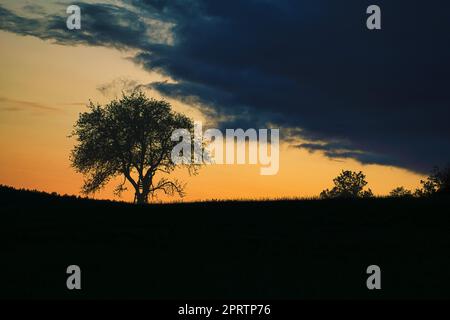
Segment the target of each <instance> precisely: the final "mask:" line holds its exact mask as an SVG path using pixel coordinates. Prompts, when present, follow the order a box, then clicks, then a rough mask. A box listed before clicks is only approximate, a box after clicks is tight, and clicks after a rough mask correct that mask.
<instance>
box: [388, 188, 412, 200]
mask: <svg viewBox="0 0 450 320" xmlns="http://www.w3.org/2000/svg"><path fill="white" fill-rule="evenodd" d="M389 196H391V197H395V198H403V197H412V196H413V194H412V192H411V191H410V190H408V189H406V188H405V187H403V186H401V187H397V188H395V189H393V190H392V191H391V192H390V193H389Z"/></svg>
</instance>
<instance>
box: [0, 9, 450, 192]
mask: <svg viewBox="0 0 450 320" xmlns="http://www.w3.org/2000/svg"><path fill="white" fill-rule="evenodd" d="M70 4H77V5H79V6H80V8H81V24H82V26H81V29H80V30H68V29H67V27H66V19H67V16H68V15H67V14H66V8H67V6H68V5H70ZM370 4H372V3H371V2H368V1H347V2H346V4H345V6H344V5H342V2H339V1H328V0H327V1H325V0H316V1H283V0H280V1H268V0H260V1H239V2H238V1H206V0H205V1H203V0H172V1H163V0H150V1H144V0H142V1H138V0H123V1H119V0H117V1H78V2H70V1H2V3H1V4H0V44H1V48H2V50H1V51H0V68H1V70H2V73H1V76H0V147H1V150H2V152H1V154H0V183H1V184H6V185H12V186H15V187H24V188H33V189H38V190H45V191H49V192H52V191H55V192H58V193H67V194H78V193H79V191H80V188H81V185H82V181H83V177H82V176H80V175H79V174H77V173H75V172H74V170H73V169H72V168H71V167H70V161H69V153H70V150H71V149H72V147H73V145H74V143H75V141H74V140H73V138H69V137H68V136H69V134H70V132H71V130H72V126H73V124H74V123H75V121H76V119H77V117H78V114H79V113H80V112H83V111H86V110H87V109H86V104H87V103H88V102H89V100H91V101H95V102H99V103H107V102H108V101H109V100H111V99H113V98H115V97H116V96H117V95H119V93H120V92H121V90H123V89H126V88H128V87H132V86H135V85H139V86H141V87H144V88H146V93H147V94H148V95H149V96H151V97H155V98H158V99H166V100H168V101H169V102H170V103H171V104H172V106H173V108H174V109H175V110H177V111H180V112H183V113H186V114H187V115H189V116H190V117H192V118H193V119H195V120H200V121H203V122H204V123H208V124H210V125H211V126H216V127H218V128H220V129H225V128H243V129H247V128H256V129H258V128H271V127H273V128H280V134H281V141H282V145H281V151H280V170H279V172H278V174H277V175H274V176H261V175H260V174H259V166H258V165H212V166H207V167H205V168H203V169H202V170H201V171H200V174H199V175H198V176H195V177H189V176H188V175H187V174H186V173H184V172H178V171H177V172H175V173H174V174H175V175H177V176H179V177H181V178H182V179H183V180H185V181H186V182H187V183H188V184H187V189H186V191H187V196H186V198H185V200H186V201H192V200H207V199H229V198H279V197H312V196H317V195H318V194H319V193H320V191H321V190H323V189H325V188H329V187H331V184H332V179H333V178H334V177H335V176H336V175H338V174H339V172H340V171H341V170H344V169H345V170H347V169H348V170H355V171H359V170H362V171H363V172H364V173H365V174H366V176H367V180H368V182H369V185H368V186H369V187H370V188H371V189H372V190H373V191H374V193H375V194H380V195H381V194H387V193H388V192H389V191H390V190H391V189H393V188H394V187H397V186H400V185H403V186H405V187H407V188H410V189H414V188H416V187H418V186H419V180H420V179H423V178H424V176H425V175H426V174H427V173H428V172H429V170H430V169H431V168H432V166H434V165H443V164H445V163H446V162H447V161H449V159H450V126H448V119H449V118H450V117H449V116H450V107H449V104H448V102H449V101H450V99H449V98H450V97H449V95H450V90H448V84H449V77H448V76H449V73H450V72H449V71H450V62H449V60H448V56H449V53H450V41H449V37H450V35H449V34H448V30H449V25H450V20H449V19H448V17H447V16H446V13H447V12H448V10H446V9H449V8H448V7H449V6H450V4H447V3H446V2H443V1H436V0H431V1H427V2H426V6H424V1H396V2H395V3H393V2H392V1H377V4H378V5H379V6H380V8H381V10H382V29H381V30H376V31H370V30H368V29H367V28H366V24H365V22H366V19H367V14H366V8H367V6H368V5H370ZM113 186H114V184H111V185H108V186H107V187H106V189H105V190H103V191H101V192H99V193H98V194H95V195H94V196H95V197H96V198H110V199H112V198H113V195H112V189H113ZM131 199H132V195H131V192H128V193H126V194H124V196H123V200H126V201H129V200H131ZM159 200H162V201H168V200H169V198H166V197H161V198H160V199H159ZM173 200H177V199H173Z"/></svg>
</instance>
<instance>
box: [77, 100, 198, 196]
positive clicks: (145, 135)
mask: <svg viewBox="0 0 450 320" xmlns="http://www.w3.org/2000/svg"><path fill="white" fill-rule="evenodd" d="M88 107H89V111H88V112H84V113H81V114H80V115H79V119H78V121H77V122H76V123H75V125H74V130H73V132H72V135H71V136H74V137H76V140H77V144H76V145H75V147H74V148H73V150H72V152H71V156H70V160H71V162H72V166H73V167H74V168H75V170H76V171H77V172H80V173H82V174H83V175H84V176H85V180H84V185H83V187H82V193H83V194H89V193H93V192H95V191H98V190H99V189H101V188H103V187H104V186H105V185H106V184H107V183H108V182H109V181H110V180H111V179H112V178H115V177H119V176H122V177H123V178H124V180H123V182H122V183H121V184H119V185H118V186H117V187H116V189H115V194H116V195H119V196H120V194H121V193H122V192H123V191H124V190H126V187H125V184H126V182H127V181H128V182H129V183H130V184H131V185H132V186H133V188H134V190H135V202H137V203H147V202H148V199H149V196H154V195H155V193H156V192H157V191H163V192H164V193H166V194H169V195H173V194H179V195H180V196H183V195H184V185H183V184H181V183H180V182H179V181H178V180H170V179H169V178H168V177H166V176H165V175H166V174H170V173H171V172H172V171H173V170H174V169H175V168H176V167H177V164H175V163H173V162H172V159H171V151H172V149H173V147H174V146H175V145H176V144H177V143H178V142H175V141H171V135H172V132H173V131H174V130H175V129H186V130H188V131H189V132H190V133H192V132H193V127H194V126H193V122H192V120H191V119H189V118H188V117H186V116H184V115H182V114H180V113H176V112H173V111H172V110H171V106H170V104H169V103H168V102H165V101H159V100H155V99H148V98H147V97H146V96H145V94H144V93H142V92H139V91H135V92H132V93H131V94H128V95H126V94H123V95H122V98H121V99H119V100H117V99H115V100H113V101H111V102H110V103H108V104H107V105H106V106H101V105H98V104H97V105H95V104H93V103H92V102H91V103H90V104H89V106H88ZM190 163H192V161H191V162H190ZM190 163H187V164H182V165H183V166H185V167H187V168H188V170H189V172H190V173H193V174H195V173H197V170H198V167H199V165H195V164H190ZM157 173H159V174H162V175H163V177H162V178H160V179H159V181H155V175H156V174H157Z"/></svg>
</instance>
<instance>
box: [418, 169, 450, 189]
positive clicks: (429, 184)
mask: <svg viewBox="0 0 450 320" xmlns="http://www.w3.org/2000/svg"><path fill="white" fill-rule="evenodd" d="M420 183H421V184H422V188H419V189H416V191H415V192H414V195H415V196H417V197H430V196H434V195H450V165H447V166H446V167H444V168H443V169H440V168H439V167H438V166H435V167H433V169H432V170H431V173H430V175H429V176H428V177H427V180H420Z"/></svg>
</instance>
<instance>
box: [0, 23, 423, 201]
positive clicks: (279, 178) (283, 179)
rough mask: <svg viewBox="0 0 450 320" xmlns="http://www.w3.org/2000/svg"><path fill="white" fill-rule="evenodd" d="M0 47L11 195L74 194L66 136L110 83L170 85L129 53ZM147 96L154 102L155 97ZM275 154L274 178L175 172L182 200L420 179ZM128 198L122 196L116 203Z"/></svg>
mask: <svg viewBox="0 0 450 320" xmlns="http://www.w3.org/2000/svg"><path fill="white" fill-rule="evenodd" d="M0 43H1V47H2V50H1V51H0V69H1V70H2V72H1V77H0V147H1V154H0V183H1V184H4V185H10V186H14V187H17V188H30V189H38V190H44V191H48V192H53V191H55V192H58V193H60V194H65V193H66V194H79V191H80V188H81V185H82V181H83V178H82V176H81V175H79V174H77V173H75V171H74V170H73V169H72V168H71V167H70V162H69V153H70V150H71V148H72V147H73V145H74V140H73V139H71V138H69V137H68V135H69V134H70V132H71V129H72V126H73V124H74V123H75V121H76V119H77V117H78V114H79V113H80V112H83V111H85V110H87V109H86V103H87V102H88V101H89V100H92V101H94V102H100V103H105V102H107V101H108V100H111V99H112V98H114V95H115V94H117V93H118V92H120V90H118V91H114V90H110V91H111V92H106V93H105V92H103V93H102V92H100V90H98V88H99V87H100V86H102V85H105V84H110V83H120V81H118V79H128V80H132V81H136V82H138V83H150V82H152V81H155V80H159V81H161V80H168V81H170V79H166V78H165V77H163V76H161V75H158V74H156V73H149V72H148V71H145V70H143V69H142V68H141V67H140V66H138V65H136V64H134V63H133V62H132V61H130V59H128V58H129V57H130V56H131V54H132V53H131V52H126V51H119V50H116V49H108V48H101V47H87V46H62V45H57V44H52V43H51V42H46V41H43V40H39V39H36V38H33V37H28V36H26V37H24V36H18V35H14V34H12V33H8V32H3V31H1V32H0ZM147 94H148V95H149V96H152V97H154V98H161V96H160V95H159V94H158V93H157V92H155V91H147ZM168 101H170V102H171V103H172V106H173V107H174V109H175V110H177V111H181V112H184V113H186V114H188V115H189V116H191V117H192V118H193V119H195V120H202V121H206V120H209V121H211V120H214V119H205V118H204V116H203V115H202V114H200V113H199V111H198V109H196V108H194V106H191V105H186V104H182V103H180V102H177V101H174V100H170V99H168ZM204 129H205V128H204ZM244 129H246V128H244ZM280 149H281V150H280V167H279V172H278V174H277V175H274V176H261V175H260V174H259V169H260V166H259V165H211V166H207V167H205V168H203V169H202V170H201V171H200V173H199V175H197V176H194V177H189V176H188V175H187V174H186V173H184V172H175V173H174V174H176V175H179V176H180V178H181V179H182V180H184V181H185V182H187V188H186V193H187V195H186V197H185V198H184V201H193V200H207V199H230V198H279V197H310V196H317V195H318V194H319V193H320V191H321V190H323V189H325V188H329V187H330V186H331V184H332V179H333V178H334V177H335V176H336V175H338V174H339V172H340V171H341V170H343V169H350V170H362V171H363V172H364V173H365V174H366V176H367V180H368V182H369V184H368V187H370V188H371V189H372V190H373V192H374V193H375V194H377V195H383V194H387V193H388V192H389V191H390V190H391V189H393V188H394V187H397V186H400V185H403V186H405V187H406V188H409V189H414V188H416V187H418V186H419V180H420V179H423V178H424V177H423V176H421V175H418V174H415V173H412V172H409V171H407V170H405V169H400V168H395V167H390V166H382V165H361V164H360V163H358V162H356V161H354V160H350V159H338V160H336V159H328V158H326V157H325V156H324V155H323V154H321V153H320V152H316V153H310V152H308V151H306V150H300V149H297V148H294V147H292V146H289V145H288V144H286V143H284V144H282V145H281V148H280ZM114 185H115V184H114V183H112V184H110V185H108V187H107V188H106V189H105V190H103V191H101V192H99V193H97V194H95V195H93V196H94V197H95V198H97V199H103V198H108V199H117V198H115V197H114V196H113V194H112V189H113V187H114ZM132 198H133V196H132V193H131V192H128V193H125V194H124V195H123V196H122V198H121V199H122V200H125V201H131V200H132ZM159 200H162V201H171V200H179V199H178V198H176V197H174V198H166V197H161V198H159Z"/></svg>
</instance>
